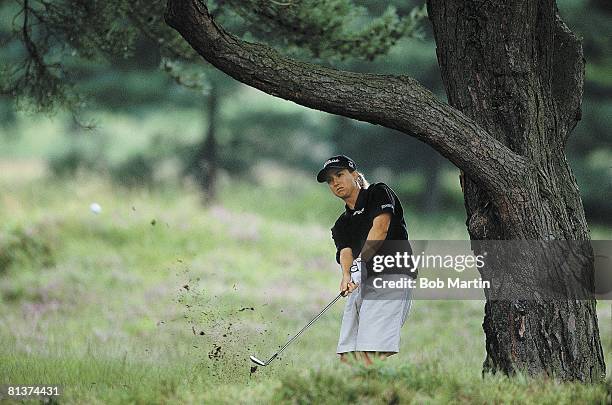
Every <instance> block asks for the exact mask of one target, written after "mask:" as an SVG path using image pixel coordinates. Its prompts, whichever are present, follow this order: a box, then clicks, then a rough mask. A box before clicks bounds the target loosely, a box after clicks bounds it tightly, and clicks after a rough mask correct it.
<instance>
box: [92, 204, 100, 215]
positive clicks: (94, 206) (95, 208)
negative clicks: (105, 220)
mask: <svg viewBox="0 0 612 405" xmlns="http://www.w3.org/2000/svg"><path fill="white" fill-rule="evenodd" d="M89 209H90V210H91V212H93V213H94V214H99V213H100V212H101V211H102V207H100V204H98V203H91V205H90V206H89Z"/></svg>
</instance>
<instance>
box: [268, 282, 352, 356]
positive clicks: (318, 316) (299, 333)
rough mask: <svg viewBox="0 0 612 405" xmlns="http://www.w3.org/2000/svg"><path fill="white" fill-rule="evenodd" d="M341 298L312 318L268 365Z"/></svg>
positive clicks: (338, 297)
mask: <svg viewBox="0 0 612 405" xmlns="http://www.w3.org/2000/svg"><path fill="white" fill-rule="evenodd" d="M340 297H342V293H340V294H338V296H337V297H336V298H334V299H333V301H332V302H330V303H329V304H327V305H326V306H325V308H323V310H321V312H319V314H318V315H317V316H315V317H314V318H312V320H311V321H310V322H308V323H307V324H306V326H304V327H303V328H302V329H301V330H300V331H299V332H298V333H297V334H296V335H295V336H294V337H292V338H291V339H289V341H288V342H287V343H285V345H284V346H283V347H281V348H280V350H279V351H278V352H276V354H275V355H274V356H272V357H271V358H270V360H268V361H267V362H266V363H269V362H270V361H272V360H273V359H274V358H275V357H276V356H278V355H279V354H281V353H282V352H283V350H285V349H286V348H287V346H289V345H290V344H291V342H293V341H294V340H295V339H297V338H298V337H299V336H300V335H301V334H302V332H304V331H305V330H306V329H308V327H309V326H310V325H312V324H313V323H315V321H316V320H317V319H319V318H320V317H321V315H323V314H324V313H325V311H327V310H328V309H329V308H330V307H331V306H332V305H334V304H335V303H336V301H338V299H340Z"/></svg>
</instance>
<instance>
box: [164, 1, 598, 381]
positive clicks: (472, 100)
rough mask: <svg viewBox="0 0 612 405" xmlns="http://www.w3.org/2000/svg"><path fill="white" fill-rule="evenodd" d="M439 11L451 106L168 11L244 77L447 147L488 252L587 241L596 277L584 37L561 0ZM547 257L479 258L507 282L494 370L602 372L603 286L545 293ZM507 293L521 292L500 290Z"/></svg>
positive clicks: (397, 82)
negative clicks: (572, 155) (579, 129)
mask: <svg viewBox="0 0 612 405" xmlns="http://www.w3.org/2000/svg"><path fill="white" fill-rule="evenodd" d="M428 10H429V17H430V19H431V21H432V24H433V27H434V32H435V36H436V44H437V47H438V50H437V51H438V59H439V63H440V67H441V71H442V76H443V80H444V83H445V86H446V91H447V94H448V98H449V101H450V104H451V105H450V106H449V105H447V104H445V103H442V102H441V101H439V100H437V99H436V98H435V97H434V96H433V94H431V92H429V91H428V90H427V89H425V88H424V87H423V86H422V85H420V84H419V83H418V82H417V81H416V80H414V79H412V78H410V77H406V76H392V75H374V74H365V73H355V72H346V71H339V70H335V69H331V68H327V67H324V66H320V65H315V64H311V63H306V62H301V61H297V60H294V59H291V58H287V57H285V56H283V55H281V54H280V53H278V52H277V51H275V50H273V49H271V48H270V47H267V46H264V45H261V44H253V43H249V42H245V41H242V40H241V39H239V38H237V37H235V36H233V35H231V34H230V33H228V32H226V31H225V30H224V29H223V28H222V27H220V26H219V25H218V24H217V23H216V22H215V21H214V20H213V19H212V17H211V15H210V13H209V12H208V9H207V8H206V5H205V4H204V3H202V2H200V1H199V0H168V7H167V10H166V16H165V17H166V21H167V22H168V24H169V25H170V26H172V27H174V28H175V29H176V30H178V31H179V32H180V33H181V35H183V37H184V38H185V39H186V40H187V41H188V42H189V43H190V44H191V46H192V47H193V48H194V49H195V50H196V51H197V52H198V53H199V54H200V55H202V57H204V58H205V59H206V60H207V61H208V62H210V63H211V64H213V65H214V66H215V67H217V68H218V69H220V70H222V71H224V72H225V73H227V74H229V75H230V76H232V77H234V78H235V79H237V80H239V81H241V82H243V83H246V84H248V85H251V86H254V87H256V88H258V89H260V90H262V91H264V92H267V93H269V94H272V95H275V96H278V97H282V98H285V99H287V100H291V101H294V102H296V103H299V104H302V105H304V106H307V107H310V108H315V109H318V110H322V111H326V112H330V113H333V114H339V115H343V116H346V117H350V118H354V119H358V120H362V121H366V122H370V123H373V124H378V125H383V126H386V127H389V128H393V129H397V130H399V131H403V132H405V133H406V134H408V135H410V136H414V137H416V138H417V139H419V140H421V141H423V142H425V143H427V144H429V145H430V146H432V147H433V148H434V149H436V150H437V151H438V152H439V153H440V154H441V155H443V156H444V157H446V158H447V159H449V160H450V161H451V162H452V163H454V164H455V165H456V166H457V167H458V168H459V169H461V171H462V177H461V178H462V187H463V190H464V195H465V206H466V211H467V215H468V218H467V221H466V224H467V226H468V232H469V234H470V236H471V238H472V240H473V246H474V248H475V250H476V251H478V250H479V249H482V244H479V242H477V241H478V240H481V239H484V240H501V239H512V240H528V241H531V242H533V244H534V245H538V244H540V242H538V241H549V240H578V241H584V243H574V245H573V247H572V248H573V251H571V253H572V255H571V257H570V259H574V258H577V259H578V262H581V261H582V263H580V265H579V266H575V267H574V266H566V267H570V270H571V271H570V273H572V272H573V273H572V274H571V276H573V277H574V278H575V280H576V281H578V284H581V285H586V286H588V287H591V288H592V282H593V281H592V278H593V252H592V248H591V244H590V241H589V230H588V227H587V224H586V220H585V217H584V210H583V206H582V201H581V199H580V194H579V190H578V187H577V185H576V180H575V178H574V176H573V175H572V172H571V169H570V167H569V165H568V162H567V159H566V158H565V151H564V148H565V145H566V141H567V138H568V136H569V134H570V132H571V130H572V129H573V128H574V126H575V125H576V122H577V121H578V120H579V117H580V104H581V100H582V83H583V70H584V64H583V60H582V49H581V45H580V42H579V41H578V40H577V39H576V38H575V36H574V35H573V34H572V33H571V31H569V29H568V28H567V27H566V26H565V25H564V24H563V23H562V21H561V20H560V19H559V18H558V17H557V15H556V6H555V4H554V2H553V1H552V0H529V1H528V0H524V1H511V2H505V3H503V4H502V3H500V2H487V1H481V0H478V1H475V0H465V1H463V2H459V1H456V2H448V1H444V0H431V1H429V2H428ZM499 246H500V245H498V246H497V247H495V246H494V248H495V249H497V250H498V251H497V252H496V254H499V256H501V257H503V256H504V255H505V254H506V252H504V251H503V249H502V251H499ZM491 257H496V256H495V255H493V256H491ZM509 259H515V260H514V262H512V265H510V261H509ZM570 261H571V260H570ZM491 263H492V262H491ZM500 263H501V265H500ZM506 264H507V265H508V266H505V265H506ZM546 265H547V263H544V262H541V261H539V260H534V257H532V256H531V255H529V254H528V255H519V256H517V257H508V256H506V257H505V260H502V261H501V262H497V263H492V264H490V265H488V266H485V267H484V268H483V269H481V274H482V277H483V279H486V280H493V281H499V280H502V281H503V282H502V283H501V284H500V283H495V284H494V288H492V289H491V290H490V291H487V294H488V296H487V298H488V299H487V303H486V306H485V319H484V323H483V328H484V331H485V335H486V348H487V358H486V360H485V362H484V371H491V372H497V371H501V372H504V373H506V374H512V373H514V372H515V371H517V370H520V371H523V372H525V373H527V374H530V375H541V374H548V375H552V376H554V377H556V378H559V379H563V380H580V381H593V382H594V381H600V380H602V379H603V378H605V363H604V359H603V351H602V348H601V342H600V338H599V329H598V323H597V315H596V312H595V301H594V299H593V296H592V294H589V293H588V291H587V294H584V293H583V294H581V295H580V296H578V295H576V294H575V291H574V287H575V286H573V285H570V284H568V283H566V282H565V281H564V280H560V281H558V282H557V284H558V285H556V286H555V287H557V288H559V289H560V290H562V291H566V292H567V293H568V294H566V297H570V299H565V300H558V299H557V300H548V299H541V298H538V297H539V296H538V295H537V294H538V291H537V289H536V290H534V287H533V285H532V284H534V283H531V282H532V281H538V280H537V278H538V277H542V273H545V271H543V270H545V269H548V267H546V268H544V267H541V266H546ZM543 276H547V275H546V274H543ZM534 285H536V286H537V284H534ZM508 290H509V291H510V293H511V294H510V298H506V299H499V297H507V296H508V294H504V293H506V292H507V291H508ZM587 290H588V288H587ZM512 294H514V295H515V296H516V297H517V298H516V299H513V298H512ZM518 297H522V298H518ZM525 297H528V298H527V299H525ZM579 298H582V299H579ZM585 298H586V299H585Z"/></svg>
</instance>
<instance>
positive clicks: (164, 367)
mask: <svg viewBox="0 0 612 405" xmlns="http://www.w3.org/2000/svg"><path fill="white" fill-rule="evenodd" d="M34 172H36V171H33V173H34ZM300 184H302V183H300ZM229 186H231V187H229ZM316 186H317V185H314V186H309V185H306V186H304V187H293V186H287V187H283V186H271V185H269V184H264V185H259V186H255V185H252V184H247V183H239V184H226V183H224V184H222V189H221V200H220V202H219V203H218V204H216V205H214V206H211V207H208V208H202V207H201V206H200V203H199V196H198V194H197V192H196V191H195V190H194V189H192V188H190V187H189V186H180V187H179V186H172V185H166V186H165V187H162V188H153V189H150V190H144V189H143V190H132V191H130V190H126V189H123V188H116V187H114V186H113V185H112V184H110V183H109V182H107V181H106V180H104V179H100V178H95V177H87V176H81V177H78V178H76V179H74V180H72V181H58V180H49V179H47V178H44V177H38V176H35V175H32V176H31V177H29V178H28V177H23V178H21V179H19V178H18V177H14V176H13V177H7V176H2V177H0V188H1V189H2V190H3V193H2V194H1V195H0V221H1V222H0V223H1V224H2V225H1V226H0V235H2V237H3V238H7V237H8V236H9V235H12V236H14V235H27V236H28V238H30V239H31V240H32V241H35V243H34V242H31V241H30V242H28V241H29V240H30V239H27V238H24V239H23V240H25V241H26V242H23V243H26V244H28V243H29V244H32V243H34V244H33V246H47V247H48V252H47V251H45V250H44V249H43V250H40V249H38V250H37V249H34V250H32V252H33V253H31V254H24V255H16V256H14V257H12V259H11V260H12V262H11V264H10V265H7V266H6V267H5V268H4V270H3V271H0V298H1V300H0V385H2V384H9V383H10V384H60V385H62V386H63V387H64V390H65V392H64V396H63V398H62V402H67V403H236V402H240V403H270V402H271V401H273V402H289V403H312V402H315V403H343V402H349V401H350V402H353V401H358V402H362V403H391V402H399V403H451V402H457V401H460V402H461V401H462V402H472V403H505V402H515V403H536V402H537V403H551V404H552V403H571V402H577V403H605V401H606V399H605V398H606V395H608V396H609V395H610V393H609V391H610V389H611V388H610V387H609V386H608V387H607V388H606V387H605V386H602V385H596V386H586V385H580V384H556V383H554V382H552V381H538V380H532V379H521V378H514V379H506V378H503V377H489V378H487V379H485V380H482V379H481V377H480V372H481V365H482V361H483V359H484V353H485V352H484V336H483V332H482V327H481V324H482V317H483V304H482V302H478V301H416V302H415V303H414V307H413V311H412V312H411V315H410V318H409V319H408V321H407V323H406V325H405V326H404V328H403V335H402V348H401V354H400V355H398V356H394V357H392V358H390V359H389V360H388V361H387V362H385V363H383V364H380V365H378V366H377V367H374V368H372V369H363V368H360V367H354V368H349V367H346V366H345V365H341V364H338V362H337V359H336V355H335V354H334V350H335V346H336V343H337V334H338V328H339V319H340V315H341V311H342V305H336V306H335V307H334V308H332V309H331V310H330V312H329V313H328V314H326V315H325V317H323V318H322V319H321V320H320V321H319V322H318V323H317V324H316V325H315V326H313V327H312V329H311V330H309V331H308V332H307V333H306V335H305V336H304V337H303V338H301V339H300V340H299V341H298V342H296V343H295V344H294V345H293V346H292V347H291V349H290V350H288V351H287V352H286V354H285V355H284V356H282V358H281V359H280V360H279V361H278V362H277V363H276V364H274V365H273V366H270V367H267V368H265V369H264V368H261V367H260V368H259V370H258V371H257V372H255V373H254V374H251V373H250V364H249V361H248V355H249V354H256V355H258V356H261V357H267V356H269V355H271V354H272V353H274V352H275V351H276V350H277V348H278V347H279V345H281V344H282V343H284V341H285V340H286V339H287V337H288V335H290V334H292V333H294V332H295V331H297V330H298V329H299V328H300V327H301V326H303V325H304V324H305V323H306V322H307V321H308V320H309V319H310V317H312V315H313V314H315V313H317V312H318V311H319V310H320V308H321V307H322V306H323V305H325V304H326V303H327V302H328V301H329V300H330V299H331V298H332V297H333V296H334V295H335V292H336V289H337V285H338V282H339V279H338V270H337V265H336V263H335V261H334V248H333V244H332V242H331V240H330V233H329V228H330V222H331V221H333V219H335V217H336V216H337V215H338V212H339V211H340V210H341V209H342V206H341V204H338V203H337V201H334V200H333V199H332V198H330V197H329V194H328V191H327V190H326V189H325V188H324V187H316ZM262 188H265V190H266V192H265V193H264V192H262ZM94 201H95V202H98V203H99V204H100V205H101V206H102V212H101V213H100V214H99V215H95V214H93V213H92V212H90V211H89V204H90V203H91V202H94ZM407 220H408V225H409V228H410V231H411V236H412V238H414V239H428V238H432V239H462V238H465V237H466V236H465V235H466V233H465V229H464V228H465V225H464V224H463V218H462V217H456V216H449V217H448V218H445V217H443V216H438V217H435V218H434V217H423V216H418V215H416V214H415V213H412V212H411V211H409V210H408V212H407ZM597 232H599V234H600V235H602V236H603V237H605V238H610V235H611V234H612V232H611V230H610V229H609V228H604V227H601V228H598V230H597ZM12 236H11V237H12ZM2 240H4V239H1V238H0V242H1V241H2ZM20 240H21V239H20ZM2 246H5V245H2ZM28 246H29V245H28ZM40 252H46V253H44V254H45V255H48V260H40V259H41V257H40V256H41V255H42V254H43V253H40ZM0 253H1V252H0ZM0 256H1V254H0ZM251 308H253V309H251ZM598 315H599V320H600V332H601V337H602V343H603V346H604V352H605V355H606V359H607V360H608V375H610V371H609V370H610V369H611V368H612V364H611V363H610V360H609V359H610V357H611V355H612V320H611V319H612V308H611V307H610V305H609V302H608V303H602V302H600V303H599V305H598ZM201 333H203V334H201ZM219 347H220V349H217V348H219ZM606 390H608V393H606ZM608 400H609V399H608Z"/></svg>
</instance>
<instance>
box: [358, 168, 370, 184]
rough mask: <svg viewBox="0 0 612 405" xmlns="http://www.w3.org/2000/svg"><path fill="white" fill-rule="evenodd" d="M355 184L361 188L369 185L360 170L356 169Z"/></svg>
mask: <svg viewBox="0 0 612 405" xmlns="http://www.w3.org/2000/svg"><path fill="white" fill-rule="evenodd" d="M355 171H356V172H357V184H358V185H359V187H361V188H368V187H370V183H369V182H368V181H367V180H366V178H365V176H364V175H363V173H361V172H360V171H357V170H355Z"/></svg>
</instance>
